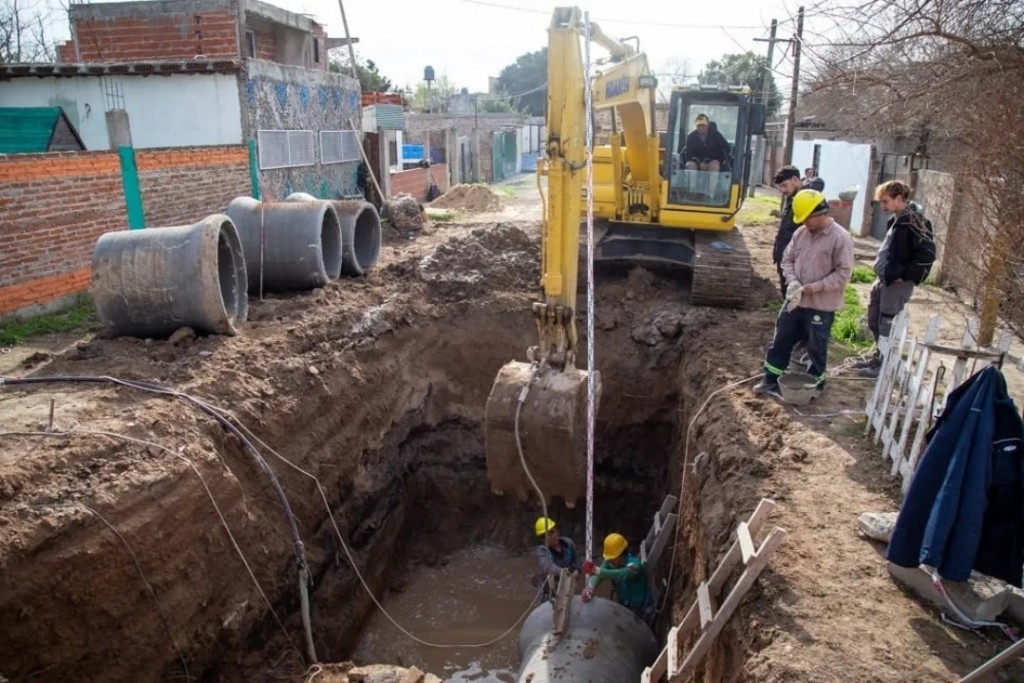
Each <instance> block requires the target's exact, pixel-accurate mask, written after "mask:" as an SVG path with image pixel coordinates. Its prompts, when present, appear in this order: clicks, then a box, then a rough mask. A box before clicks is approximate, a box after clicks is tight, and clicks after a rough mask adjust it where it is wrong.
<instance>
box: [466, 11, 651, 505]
mask: <svg viewBox="0 0 1024 683" xmlns="http://www.w3.org/2000/svg"><path fill="white" fill-rule="evenodd" d="M582 27H583V22H582V15H581V13H580V10H579V9H578V8H576V7H558V8H556V9H555V11H554V15H553V17H552V20H551V26H550V27H549V29H548V103H547V104H548V107H547V112H548V113H547V140H546V143H545V157H544V159H543V160H542V164H541V165H540V166H539V167H538V173H543V174H546V175H547V178H548V193H547V194H548V201H547V202H546V210H545V215H544V217H543V219H542V224H541V240H542V243H541V247H542V249H541V253H542V257H541V258H542V261H541V281H540V285H541V291H542V294H543V297H542V300H541V301H538V302H536V303H534V305H533V307H532V314H533V318H534V322H535V324H536V327H537V335H538V344H537V346H535V347H532V348H531V349H530V350H529V353H528V358H529V360H528V361H527V362H519V361H512V362H511V363H508V364H506V365H505V366H504V367H502V369H501V370H500V371H499V373H498V376H497V378H496V379H495V381H494V385H493V387H492V389H491V393H490V396H489V397H488V399H487V406H486V409H485V441H486V444H485V448H486V455H487V474H488V477H489V479H490V482H491V488H492V489H493V490H494V491H495V492H496V493H499V494H500V493H504V492H506V491H513V492H515V494H516V495H517V496H518V497H519V498H521V499H525V498H526V497H527V496H529V495H531V494H532V493H534V492H536V491H537V489H538V488H539V489H540V494H542V495H543V497H544V498H546V499H553V498H555V497H561V498H563V499H564V500H565V502H566V504H567V505H568V506H570V507H571V506H574V505H575V503H576V501H577V500H578V499H579V498H580V497H582V496H583V495H584V494H585V492H586V490H585V484H586V471H587V470H586V415H587V383H588V381H594V382H596V383H597V387H596V389H597V391H596V392H595V393H596V395H597V396H600V377H599V376H598V375H597V373H596V372H595V373H594V375H595V376H594V377H590V376H589V375H588V373H586V372H583V371H581V370H578V369H577V368H576V366H575V363H576V346H577V333H576V288H577V277H578V272H577V271H578V268H579V266H578V263H579V240H580V209H581V197H582V193H583V183H584V180H585V179H586V140H585V139H584V135H585V129H584V125H585V114H586V112H585V109H584V69H583V59H582V56H581V53H580V36H581V34H582ZM591 28H592V31H591V33H592V40H594V41H595V42H597V43H598V44H600V45H602V46H604V47H605V48H606V49H608V50H609V52H610V53H611V54H612V56H613V58H617V59H626V60H628V59H635V57H636V55H635V51H634V50H633V49H632V48H631V47H629V46H627V45H624V44H622V43H620V42H617V41H614V40H612V39H610V38H608V37H607V36H605V35H604V34H603V33H602V32H601V31H600V29H598V30H597V31H594V30H593V25H591Z"/></svg>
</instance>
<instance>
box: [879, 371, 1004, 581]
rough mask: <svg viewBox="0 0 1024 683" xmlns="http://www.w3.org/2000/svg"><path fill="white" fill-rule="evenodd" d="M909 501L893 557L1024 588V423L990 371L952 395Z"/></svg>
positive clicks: (954, 577)
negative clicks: (1023, 577) (978, 574)
mask: <svg viewBox="0 0 1024 683" xmlns="http://www.w3.org/2000/svg"><path fill="white" fill-rule="evenodd" d="M928 436H929V439H930V440H929V443H928V447H927V449H926V450H925V452H924V455H922V456H921V461H920V463H919V465H918V467H917V471H916V472H915V474H914V479H913V481H912V482H911V484H910V490H909V491H908V492H907V497H906V499H905V500H904V501H903V506H902V508H901V509H900V514H899V518H898V519H897V520H896V526H895V528H894V529H893V533H892V540H891V541H890V542H889V551H888V559H889V560H890V561H891V562H893V563H894V564H897V565H899V566H901V567H916V566H918V565H919V564H926V565H929V566H932V567H936V568H938V570H939V575H940V576H942V577H943V578H945V579H949V580H951V581H966V580H967V579H968V577H970V574H971V569H976V570H977V571H979V572H981V573H983V574H988V575H989V576H994V577H996V578H999V579H1003V580H1004V581H1006V582H1008V583H1011V584H1013V585H1014V586H1018V587H1019V586H1020V585H1021V571H1022V569H1021V568H1022V565H1024V423H1022V421H1021V417H1020V414H1019V413H1018V412H1017V408H1016V407H1015V406H1014V403H1013V400H1012V399H1011V398H1010V397H1009V395H1008V394H1007V391H1006V380H1005V378H1004V377H1003V374H1002V373H1001V372H1000V371H999V370H998V369H996V368H995V367H992V366H989V367H987V368H985V369H984V370H982V371H981V372H979V373H978V374H976V375H975V376H974V377H972V378H971V379H969V380H968V381H967V382H965V383H964V384H963V385H961V386H960V387H958V388H957V389H956V390H955V391H953V393H951V394H950V395H949V398H948V400H947V402H946V408H945V410H944V411H943V413H942V416H941V417H940V418H939V419H938V421H937V422H936V424H935V426H934V427H933V428H932V430H931V432H930V433H929V434H928Z"/></svg>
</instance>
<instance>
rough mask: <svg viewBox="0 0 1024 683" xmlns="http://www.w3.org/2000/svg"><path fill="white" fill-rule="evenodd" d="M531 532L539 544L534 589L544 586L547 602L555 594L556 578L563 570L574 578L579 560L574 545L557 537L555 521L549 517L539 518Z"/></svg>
mask: <svg viewBox="0 0 1024 683" xmlns="http://www.w3.org/2000/svg"><path fill="white" fill-rule="evenodd" d="M533 531H534V533H535V534H536V535H537V537H538V538H540V539H541V544H540V545H539V546H537V565H538V567H539V568H540V573H539V574H536V575H535V576H534V583H533V585H534V586H535V587H540V586H541V585H542V584H543V586H544V590H543V595H542V597H543V599H544V600H547V599H549V598H551V596H553V595H554V594H555V588H557V583H558V576H559V574H560V573H561V572H562V570H563V569H568V570H569V574H570V575H571V576H572V577H573V578H575V577H576V576H577V574H578V573H579V571H580V566H581V565H580V558H579V555H577V554H576V544H574V543H573V542H572V541H571V540H569V539H568V538H565V537H564V536H561V535H559V533H558V530H557V529H556V528H555V520H553V519H551V518H550V517H539V518H537V521H536V523H534V525H533Z"/></svg>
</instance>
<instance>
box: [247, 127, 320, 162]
mask: <svg viewBox="0 0 1024 683" xmlns="http://www.w3.org/2000/svg"><path fill="white" fill-rule="evenodd" d="M256 147H257V149H258V152H259V161H260V169H261V170H266V169H271V168H292V167H295V166H312V165H313V164H314V163H315V162H316V136H315V135H314V134H313V131H311V130H259V131H256Z"/></svg>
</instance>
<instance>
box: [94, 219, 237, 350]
mask: <svg viewBox="0 0 1024 683" xmlns="http://www.w3.org/2000/svg"><path fill="white" fill-rule="evenodd" d="M92 295H93V299H94V300H95V302H96V308H97V310H98V311H99V314H100V318H101V319H102V320H103V322H104V323H106V324H107V325H108V326H109V327H110V328H111V330H112V331H113V332H114V334H117V335H133V336H138V337H160V336H164V335H168V334H170V333H171V332H174V331H175V330H177V329H178V328H180V327H191V328H192V329H194V330H196V331H198V332H213V333H216V334H236V333H237V332H238V329H237V325H238V323H240V322H242V321H244V320H245V319H246V316H247V314H248V308H249V297H248V295H247V294H246V271H245V259H244V258H243V256H242V245H241V243H240V241H239V239H238V233H237V231H236V230H235V226H234V224H233V223H232V222H231V219H229V218H228V217H227V216H225V215H224V214H215V215H212V216H207V217H206V218H204V219H203V220H201V221H199V222H198V223H196V224H194V225H182V226H176V227H170V228H150V229H147V230H121V231H118V232H108V233H106V234H104V235H101V236H100V238H99V240H97V241H96V246H95V247H94V248H93V252H92Z"/></svg>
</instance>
